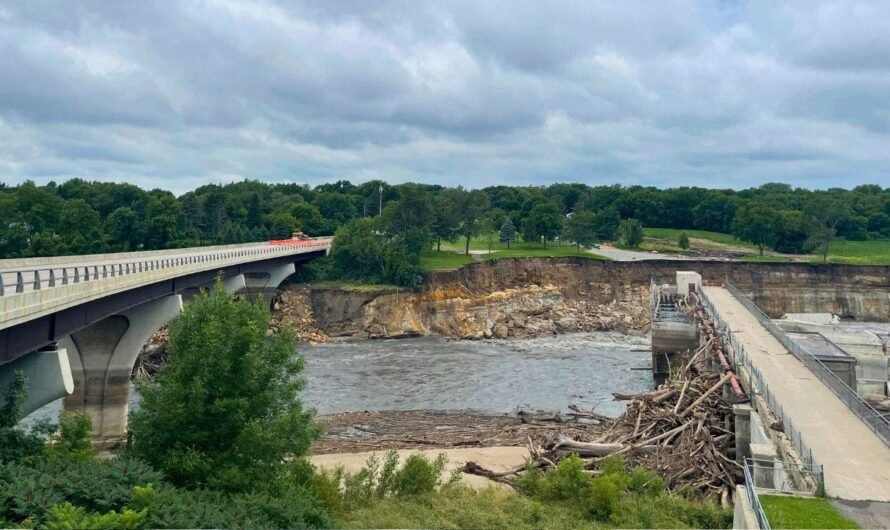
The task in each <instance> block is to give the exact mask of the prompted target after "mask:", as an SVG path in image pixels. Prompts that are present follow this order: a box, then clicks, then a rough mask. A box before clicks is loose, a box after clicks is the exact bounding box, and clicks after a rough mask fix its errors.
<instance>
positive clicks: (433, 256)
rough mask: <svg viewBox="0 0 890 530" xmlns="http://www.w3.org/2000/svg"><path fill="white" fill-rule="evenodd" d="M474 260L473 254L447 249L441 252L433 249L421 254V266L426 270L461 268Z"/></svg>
mask: <svg viewBox="0 0 890 530" xmlns="http://www.w3.org/2000/svg"><path fill="white" fill-rule="evenodd" d="M473 261H474V260H473V257H472V256H467V255H466V254H458V253H456V252H450V251H445V250H443V251H441V252H438V251H435V250H431V251H428V252H424V253H423V255H422V256H420V266H421V267H423V268H424V269H425V270H437V269H459V268H461V267H463V266H464V265H466V264H468V263H473Z"/></svg>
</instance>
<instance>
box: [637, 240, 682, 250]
mask: <svg viewBox="0 0 890 530" xmlns="http://www.w3.org/2000/svg"><path fill="white" fill-rule="evenodd" d="M640 250H643V251H646V252H651V251H653V250H655V251H656V252H684V250H683V249H682V248H680V247H678V246H677V245H676V244H666V243H659V242H655V241H643V242H642V243H640Z"/></svg>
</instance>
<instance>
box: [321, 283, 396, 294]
mask: <svg viewBox="0 0 890 530" xmlns="http://www.w3.org/2000/svg"><path fill="white" fill-rule="evenodd" d="M312 288H313V289H342V290H344V291H359V292H363V293H375V292H378V291H395V290H398V289H400V287H399V286H398V285H391V284H386V283H359V282H356V281H353V280H328V281H323V282H313V283H312Z"/></svg>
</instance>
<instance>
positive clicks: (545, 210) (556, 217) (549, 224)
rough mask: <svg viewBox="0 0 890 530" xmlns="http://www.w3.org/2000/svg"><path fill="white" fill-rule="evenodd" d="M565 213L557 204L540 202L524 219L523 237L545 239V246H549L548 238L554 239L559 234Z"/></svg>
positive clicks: (537, 239)
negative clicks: (563, 213)
mask: <svg viewBox="0 0 890 530" xmlns="http://www.w3.org/2000/svg"><path fill="white" fill-rule="evenodd" d="M562 224H563V215H562V212H561V211H560V210H559V208H557V206H556V205H555V204H554V203H552V202H550V201H546V202H539V203H538V204H536V205H535V206H533V207H532V209H531V210H530V211H529V212H528V215H527V216H526V217H525V219H524V220H523V221H522V237H523V238H524V239H525V240H526V241H540V240H541V239H543V240H544V247H545V248H546V247H547V240H549V239H553V238H554V237H556V236H557V235H559V232H560V230H562Z"/></svg>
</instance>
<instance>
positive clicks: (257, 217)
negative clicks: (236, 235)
mask: <svg viewBox="0 0 890 530" xmlns="http://www.w3.org/2000/svg"><path fill="white" fill-rule="evenodd" d="M262 223H263V208H262V206H261V205H260V195H259V194H258V193H253V194H251V196H250V203H249V204H248V205H247V226H248V228H256V227H258V226H260V225H261V224H262Z"/></svg>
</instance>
